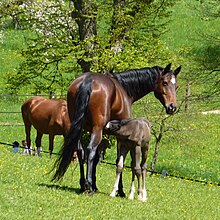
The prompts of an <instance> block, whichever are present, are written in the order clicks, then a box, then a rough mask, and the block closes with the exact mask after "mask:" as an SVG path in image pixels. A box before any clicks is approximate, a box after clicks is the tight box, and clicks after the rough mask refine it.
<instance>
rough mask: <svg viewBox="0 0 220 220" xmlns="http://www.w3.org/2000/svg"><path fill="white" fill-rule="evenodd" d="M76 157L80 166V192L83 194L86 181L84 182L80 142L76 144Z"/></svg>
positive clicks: (83, 153) (83, 159)
mask: <svg viewBox="0 0 220 220" xmlns="http://www.w3.org/2000/svg"><path fill="white" fill-rule="evenodd" d="M77 157H78V160H79V166H80V180H79V183H80V192H85V191H86V186H85V183H86V180H85V173H84V162H85V152H84V149H83V146H82V144H81V142H80V141H79V142H78V150H77Z"/></svg>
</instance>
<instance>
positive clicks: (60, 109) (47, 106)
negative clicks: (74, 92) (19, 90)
mask: <svg viewBox="0 0 220 220" xmlns="http://www.w3.org/2000/svg"><path fill="white" fill-rule="evenodd" d="M21 109H22V116H23V119H24V122H25V121H29V122H30V123H31V124H32V125H33V126H34V127H35V129H36V130H38V131H39V132H41V133H44V134H48V133H50V130H52V131H53V132H54V133H55V134H63V133H64V131H63V128H62V127H63V123H68V120H69V119H68V113H67V104H66V101H65V100H53V99H46V98H43V97H39V96H35V97H33V98H30V99H29V100H27V101H26V102H25V103H24V104H23V105H22V107H21Z"/></svg>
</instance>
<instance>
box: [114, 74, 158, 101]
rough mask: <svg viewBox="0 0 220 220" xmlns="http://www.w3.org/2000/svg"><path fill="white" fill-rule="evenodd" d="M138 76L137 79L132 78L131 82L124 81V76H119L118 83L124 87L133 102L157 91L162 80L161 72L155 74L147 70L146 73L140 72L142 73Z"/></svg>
mask: <svg viewBox="0 0 220 220" xmlns="http://www.w3.org/2000/svg"><path fill="white" fill-rule="evenodd" d="M137 72H138V70H137ZM138 74H140V75H138ZM136 76H137V77H136V78H132V79H131V80H128V79H126V80H124V78H123V75H120V74H119V76H117V77H118V81H119V82H120V84H121V85H122V86H123V88H124V89H125V91H126V92H127V94H128V96H130V97H131V98H132V102H135V101H137V100H139V99H141V98H142V97H144V96H145V95H147V94H148V93H150V92H152V91H154V90H155V88H156V86H157V83H158V80H159V78H160V72H159V70H158V71H153V72H151V71H147V70H146V72H143V71H142V72H141V71H140V73H137V75H136ZM125 81H126V82H125Z"/></svg>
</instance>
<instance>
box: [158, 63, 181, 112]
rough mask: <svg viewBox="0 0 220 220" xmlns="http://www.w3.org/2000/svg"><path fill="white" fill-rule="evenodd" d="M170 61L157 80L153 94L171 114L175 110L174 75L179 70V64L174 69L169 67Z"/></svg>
mask: <svg viewBox="0 0 220 220" xmlns="http://www.w3.org/2000/svg"><path fill="white" fill-rule="evenodd" d="M170 67H171V63H170V64H168V65H167V66H166V68H165V69H164V70H163V71H162V73H161V77H160V79H159V81H158V84H157V87H156V89H155V91H154V95H155V97H156V98H157V99H159V100H160V102H161V103H162V104H163V106H164V107H165V108H166V113H167V114H173V113H174V112H175V111H176V89H177V81H176V77H177V75H178V73H179V72H180V70H181V66H179V67H178V68H177V69H175V70H174V71H173V70H171V69H170Z"/></svg>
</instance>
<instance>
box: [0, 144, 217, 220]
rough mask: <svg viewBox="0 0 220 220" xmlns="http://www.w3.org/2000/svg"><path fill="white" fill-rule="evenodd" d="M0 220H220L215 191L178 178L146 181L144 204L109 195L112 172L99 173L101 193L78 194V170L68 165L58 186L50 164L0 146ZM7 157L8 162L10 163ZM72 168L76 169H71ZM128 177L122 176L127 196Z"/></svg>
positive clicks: (102, 169) (104, 168) (100, 169)
mask: <svg viewBox="0 0 220 220" xmlns="http://www.w3.org/2000/svg"><path fill="white" fill-rule="evenodd" d="M0 148H1V151H0V160H1V163H0V170H1V174H0V182H1V188H0V195H1V196H0V206H1V211H0V219H3V220H4V219H30V218H31V219H128V218H129V219H218V217H219V214H220V210H219V206H217V204H218V201H219V195H220V194H219V188H218V187H217V186H212V185H204V184H201V183H195V182H190V181H185V180H180V179H177V178H162V177H161V176H153V177H147V189H148V201H147V202H146V203H141V202H138V201H137V198H135V200H134V201H130V200H128V199H127V198H125V199H121V198H111V197H110V196H109V194H110V192H111V189H112V186H113V182H114V176H115V167H114V166H111V165H107V164H103V163H102V164H101V165H99V166H98V170H97V185H98V187H99V191H100V192H99V193H97V194H95V195H94V196H92V197H90V196H88V195H87V194H79V183H78V180H79V170H78V166H77V167H76V165H74V164H73V165H71V167H70V169H69V170H68V171H67V173H66V175H65V177H64V179H63V181H62V182H61V183H52V182H50V178H51V175H48V174H47V173H48V172H49V171H50V169H51V167H52V166H53V163H54V159H55V158H53V159H52V160H50V159H49V158H48V155H45V154H44V155H43V157H42V158H37V157H29V156H23V155H21V154H14V153H11V152H10V150H9V148H7V147H4V146H2V145H1V146H0ZM9 158H10V159H9ZM74 169H75V170H74ZM130 179H131V173H130V170H129V169H125V171H124V186H125V192H126V193H127V194H128V192H129V186H130Z"/></svg>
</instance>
